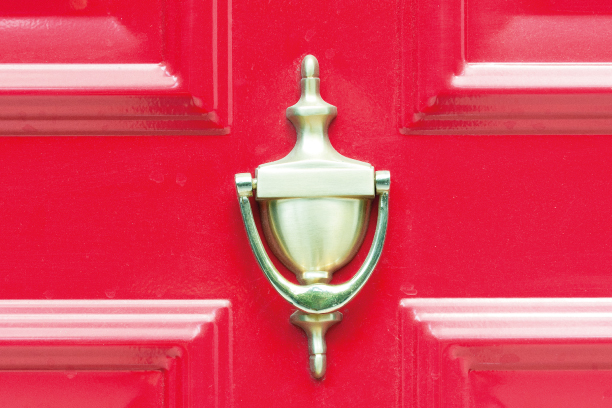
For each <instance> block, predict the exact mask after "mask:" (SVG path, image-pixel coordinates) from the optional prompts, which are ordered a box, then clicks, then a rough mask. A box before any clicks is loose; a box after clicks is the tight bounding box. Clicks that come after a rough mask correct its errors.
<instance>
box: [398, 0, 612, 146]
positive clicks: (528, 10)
mask: <svg viewBox="0 0 612 408" xmlns="http://www.w3.org/2000/svg"><path fill="white" fill-rule="evenodd" d="M609 9H610V7H609V5H608V4H607V3H605V2H596V1H590V0H589V1H586V2H582V3H580V7H577V6H576V5H575V4H572V2H569V1H566V0H559V1H549V2H528V1H517V0H509V1H505V2H503V3H499V2H495V1H492V0H433V1H430V0H403V1H402V2H401V6H400V14H399V20H400V23H399V26H400V38H401V109H400V112H401V113H400V131H401V132H402V133H404V134H610V133H612V113H611V112H612V91H611V89H612V81H611V79H610V78H612V53H611V52H610V47H609V46H608V44H609V43H610V40H612V31H610V29H609V27H610V18H611V17H610V14H609V12H610V10H609Z"/></svg>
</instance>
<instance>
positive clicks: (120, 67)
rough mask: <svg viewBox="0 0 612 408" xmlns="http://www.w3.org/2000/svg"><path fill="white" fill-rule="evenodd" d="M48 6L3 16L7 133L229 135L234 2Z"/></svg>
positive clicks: (1, 95)
mask: <svg viewBox="0 0 612 408" xmlns="http://www.w3.org/2000/svg"><path fill="white" fill-rule="evenodd" d="M49 4H50V5H55V6H54V7H51V6H48V5H46V3H33V2H25V3H22V2H13V3H10V4H8V5H7V6H6V7H5V6H3V9H2V12H1V13H0V14H1V17H2V21H1V23H0V35H1V36H2V38H3V42H2V44H0V135H109V134H112V135H138V134H143V135H168V134H169V135H172V134H181V135H219V134H227V133H229V131H230V126H231V123H232V109H231V105H232V98H231V95H232V93H231V87H232V84H231V4H230V3H229V2H228V1H227V0H203V1H195V0H168V1H155V0H154V1H150V0H134V1H131V2H96V3H88V2H87V1H76V0H75V1H72V2H64V3H61V4H59V3H58V2H50V3H49ZM64 6H65V7H64ZM62 7H63V8H62ZM64 8H65V9H64Z"/></svg>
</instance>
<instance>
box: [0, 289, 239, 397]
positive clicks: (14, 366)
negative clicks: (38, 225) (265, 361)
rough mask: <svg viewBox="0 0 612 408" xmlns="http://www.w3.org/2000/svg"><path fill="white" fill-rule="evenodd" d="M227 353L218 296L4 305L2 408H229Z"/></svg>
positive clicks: (0, 318) (0, 320)
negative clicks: (195, 298)
mask: <svg viewBox="0 0 612 408" xmlns="http://www.w3.org/2000/svg"><path fill="white" fill-rule="evenodd" d="M231 352H232V337H231V316H230V304H229V302H228V301H224V300H100V301H98V300H40V301H29V300H4V301H0V381H2V383H3V384H4V385H5V386H3V387H0V405H2V406H42V405H44V406H46V407H47V406H48V407H66V406H88V407H97V406H104V407H117V408H119V407H121V408H123V407H128V406H147V407H171V408H197V407H220V408H222V407H229V406H230V405H231V402H232V386H231V372H232V367H231V361H232V357H231ZM7 384H8V385H10V384H14V385H15V386H14V387H11V386H7ZM28 390H29V391H28ZM132 404H133V405H132Z"/></svg>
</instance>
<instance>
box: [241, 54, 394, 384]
mask: <svg viewBox="0 0 612 408" xmlns="http://www.w3.org/2000/svg"><path fill="white" fill-rule="evenodd" d="M300 85H301V90H302V93H301V97H300V100H299V101H298V102H297V103H296V104H295V105H293V106H291V107H290V108H288V109H287V118H288V119H289V120H290V121H291V122H292V123H293V125H294V126H295V128H296V131H297V142H296V145H295V147H294V148H293V150H292V151H291V152H290V153H289V154H288V155H287V156H286V157H284V158H282V159H280V160H278V161H275V162H271V163H266V164H262V165H260V166H259V167H258V168H257V170H256V176H255V179H252V178H251V175H250V174H248V173H241V174H238V175H236V186H237V190H238V196H239V200H240V206H241V211H242V216H243V220H244V222H245V226H246V229H247V235H248V237H249V241H250V243H251V247H252V249H253V252H254V253H255V257H256V259H257V260H258V262H259V264H260V266H261V268H262V270H263V271H264V273H265V275H266V276H267V277H268V279H269V280H270V282H271V283H272V285H273V286H274V287H275V288H276V289H277V290H278V291H279V293H280V294H281V295H282V296H283V297H284V298H285V299H287V300H288V301H289V302H290V303H291V304H293V305H294V306H296V307H297V308H298V309H300V310H299V311H297V312H295V313H294V314H293V315H292V316H291V322H292V323H294V324H295V325H297V326H299V327H301V328H302V329H304V331H305V332H306V334H307V335H308V340H309V349H310V354H311V357H310V368H311V372H312V375H313V376H314V377H315V378H322V377H323V376H324V374H325V370H326V345H325V340H324V336H325V332H326V331H327V329H328V328H329V327H331V326H332V325H334V324H335V323H337V322H339V321H340V320H341V319H342V315H341V314H340V313H339V312H337V311H336V310H337V309H339V308H341V307H342V306H343V305H345V304H346V303H347V302H348V301H350V300H351V299H352V298H353V297H354V296H355V295H356V294H357V292H358V291H359V290H360V289H361V287H363V285H364V284H365V283H366V281H367V279H368V278H369V276H370V274H371V273H372V271H373V269H374V266H375V265H376V263H377V261H378V259H379V257H380V253H381V251H382V246H383V243H384V237H385V232H386V226H387V216H388V200H389V185H390V177H389V172H387V171H379V172H375V171H374V168H373V167H372V166H371V165H370V164H368V163H364V162H360V161H357V160H353V159H349V158H347V157H344V156H342V155H341V154H340V153H338V152H337V151H336V150H335V149H334V148H333V147H332V145H331V143H330V141H329V137H328V135H327V128H328V126H329V124H330V123H331V121H332V120H333V119H334V117H335V116H336V114H337V111H336V107H335V106H332V105H330V104H328V103H327V102H325V101H323V99H322V98H321V95H320V79H319V66H318V62H317V60H316V58H315V57H313V56H312V55H308V56H306V57H305V58H304V60H303V61H302V79H301V84H300ZM253 192H255V198H256V200H257V201H258V203H259V207H260V210H261V221H262V227H263V231H264V234H265V237H266V240H267V241H268V244H269V246H270V248H271V249H272V251H273V252H274V254H275V255H276V256H277V257H278V258H279V259H280V260H281V262H282V263H283V264H284V265H285V266H286V267H287V268H288V269H290V270H291V271H292V272H293V273H295V275H296V277H297V280H298V282H299V283H300V285H295V284H293V283H291V282H289V281H288V280H287V279H285V278H284V277H283V276H282V275H280V274H279V273H278V271H277V270H276V269H275V268H274V265H273V264H272V263H271V261H270V259H269V258H268V256H267V254H266V252H265V250H264V248H263V245H262V243H261V240H260V238H259V235H258V234H257V229H256V227H255V224H254V220H253V216H252V211H251V207H250V202H249V200H248V197H249V196H251V195H253ZM376 194H379V195H380V200H379V215H378V221H377V228H376V233H375V237H374V241H373V243H372V247H371V249H370V252H369V254H368V256H367V258H366V261H365V262H364V264H363V266H362V267H361V268H360V269H359V271H358V272H357V274H356V275H355V276H354V277H353V278H352V279H351V280H350V281H348V282H346V283H344V284H340V285H331V284H329V282H330V281H331V279H332V274H333V273H334V272H335V271H336V270H338V269H340V268H342V267H343V266H344V265H345V264H347V263H348V262H349V261H350V260H351V259H352V258H353V257H354V256H355V254H356V253H357V251H358V250H359V247H360V246H361V243H362V242H363V238H364V235H365V231H366V229H367V225H368V219H369V214H370V207H371V203H372V201H373V199H374V197H375V195H376Z"/></svg>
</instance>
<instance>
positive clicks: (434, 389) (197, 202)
mask: <svg viewBox="0 0 612 408" xmlns="http://www.w3.org/2000/svg"><path fill="white" fill-rule="evenodd" d="M611 11H612V8H611V7H610V6H609V5H608V4H607V3H605V2H598V1H582V2H578V3H576V2H572V1H566V0H538V1H522V0H508V1H506V2H503V3H499V2H495V1H492V0H462V1H460V0H380V1H372V2H363V1H355V0H342V1H336V2H331V1H318V0H317V1H305V0H287V1H266V0H263V1H236V2H234V3H232V2H231V1H230V0H135V1H131V2H122V1H118V0H49V1H45V2H37V1H35V0H21V1H13V0H5V1H4V2H2V4H0V32H1V35H0V133H1V134H3V135H5V136H6V137H3V138H1V139H0V163H1V165H2V170H0V232H1V234H0V298H2V299H4V300H2V301H0V326H1V330H0V384H1V385H0V405H2V406H3V407H30V406H36V407H60V406H61V407H83V406H88V407H98V406H99V407H113V408H114V407H116V408H120V407H121V408H123V407H214V406H218V407H229V406H235V407H296V408H297V407H313V406H317V407H341V406H351V407H394V406H401V407H415V408H416V407H418V408H421V407H440V408H442V407H465V408H467V407H553V406H554V407H578V406H580V407H605V406H609V404H610V403H609V401H610V399H611V398H612V386H611V385H610V381H609V380H610V378H611V377H612V374H611V373H612V371H610V367H611V365H610V361H611V360H610V355H612V354H611V352H612V327H611V325H610V323H609V318H610V313H612V301H610V300H607V299H605V298H606V297H611V296H612V275H611V274H610V268H611V266H612V237H611V236H612V234H611V233H610V226H611V225H612V187H611V182H610V180H611V176H610V174H611V171H610V169H611V164H612V139H611V138H610V136H609V134H610V133H612V117H611V113H610V112H611V110H610V109H611V107H612V93H611V92H610V89H611V84H610V75H609V74H610V73H611V72H612V68H611V65H610V64H611V63H612V48H611V47H610V36H611V35H612V29H611V27H612V20H611V17H610V14H611ZM306 54H313V55H315V56H316V57H317V58H318V60H319V63H320V69H321V84H322V86H321V92H322V95H323V98H324V99H325V100H326V101H328V102H330V103H332V104H334V105H336V106H337V107H338V112H339V113H338V117H337V118H336V120H335V121H334V123H333V124H332V126H331V128H330V139H331V142H332V144H333V145H334V146H335V148H336V149H337V150H338V151H339V152H341V153H342V154H344V155H346V156H349V157H352V158H355V159H359V160H362V161H367V162H369V163H372V164H373V165H374V166H375V167H376V168H377V169H388V170H390V171H391V176H392V180H393V182H392V187H391V201H390V222H389V229H388V237H387V240H386V244H385V249H384V252H383V256H382V259H381V261H380V263H379V266H378V268H377V269H376V271H375V272H374V275H373V276H372V278H371V279H370V281H369V282H368V284H367V285H366V286H365V288H364V289H363V291H362V292H361V293H360V294H359V295H358V296H357V297H356V298H355V299H354V300H353V301H352V302H351V303H350V304H349V305H348V306H346V307H345V308H343V310H342V312H343V313H344V321H343V322H342V323H341V324H339V325H337V326H336V327H334V328H333V329H332V330H330V332H329V333H328V335H327V340H328V364H329V367H328V371H327V375H326V378H325V379H324V380H322V381H316V380H314V379H312V378H311V377H310V375H309V372H308V364H307V361H308V355H307V345H306V338H305V336H304V334H303V333H302V332H301V331H300V330H299V329H298V328H296V327H293V326H292V325H291V324H290V323H289V321H288V318H289V315H290V314H291V313H292V312H293V309H292V307H290V305H289V304H288V303H286V302H285V301H284V300H283V299H282V298H281V297H280V296H279V295H278V294H277V293H275V291H274V290H273V289H272V287H271V286H270V285H269V283H268V282H267V281H266V280H265V278H264V276H263V274H262V273H261V271H260V270H259V269H258V267H257V264H256V262H255V259H254V257H253V256H252V254H251V252H250V249H249V246H248V241H247V239H246V235H245V232H244V227H243V225H242V220H241V219H240V212H239V209H238V203H237V199H236V193H235V188H234V184H233V177H234V174H236V173H240V172H247V171H251V172H252V171H253V170H254V168H255V167H257V165H259V164H261V163H264V162H269V161H272V160H275V159H278V158H280V157H282V156H284V155H285V154H286V153H287V152H288V151H289V150H290V149H291V147H292V146H293V144H294V141H295V132H294V130H293V128H292V126H291V125H290V123H289V122H288V121H287V120H286V119H285V116H284V112H285V109H286V108H287V107H288V106H290V105H292V104H294V103H295V102H296V101H297V99H298V97H299V88H298V80H299V64H300V61H301V59H302V58H303V57H304V55H306ZM373 226H374V223H371V225H370V229H369V231H368V234H367V236H366V239H365V244H364V247H367V246H368V245H369V243H370V242H371V240H372V235H373ZM365 252H366V251H365V248H362V251H361V252H360V253H359V254H358V255H357V257H356V258H355V260H354V261H353V262H352V263H351V264H349V265H348V266H347V267H346V268H345V269H344V270H342V271H340V272H338V273H337V274H336V277H335V280H336V281H338V282H341V281H343V280H346V279H348V277H349V276H351V274H352V273H353V272H354V271H355V270H356V269H357V268H358V267H359V265H360V263H361V262H362V261H363V259H364V257H365ZM277 265H278V266H279V267H280V264H277ZM504 298H505V299H504ZM585 298H604V299H591V300H589V299H585Z"/></svg>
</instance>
